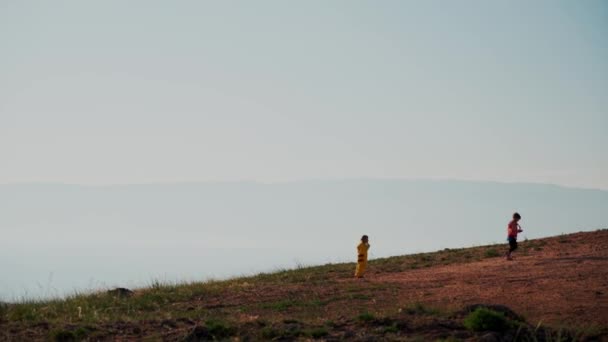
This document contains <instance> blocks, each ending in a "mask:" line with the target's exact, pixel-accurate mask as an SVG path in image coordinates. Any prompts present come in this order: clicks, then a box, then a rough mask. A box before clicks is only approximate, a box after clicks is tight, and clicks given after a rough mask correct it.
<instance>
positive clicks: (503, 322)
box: [464, 308, 512, 331]
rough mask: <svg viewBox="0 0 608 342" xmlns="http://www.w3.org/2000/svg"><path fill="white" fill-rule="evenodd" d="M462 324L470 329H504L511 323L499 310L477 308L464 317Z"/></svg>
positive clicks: (510, 325) (509, 326)
mask: <svg viewBox="0 0 608 342" xmlns="http://www.w3.org/2000/svg"><path fill="white" fill-rule="evenodd" d="M464 326H465V327H466V328H467V329H469V330H472V331H488V330H491V331H505V330H507V329H509V328H511V327H512V323H511V322H510V321H509V319H507V318H506V317H505V315H504V314H502V313H501V312H496V311H494V310H490V309H486V308H477V309H475V311H473V312H471V313H470V314H469V315H468V316H467V317H466V318H465V319H464Z"/></svg>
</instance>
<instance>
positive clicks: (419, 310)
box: [405, 303, 439, 315]
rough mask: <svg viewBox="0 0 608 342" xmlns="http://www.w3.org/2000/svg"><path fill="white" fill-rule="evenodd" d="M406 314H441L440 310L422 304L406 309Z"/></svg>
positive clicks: (415, 304)
mask: <svg viewBox="0 0 608 342" xmlns="http://www.w3.org/2000/svg"><path fill="white" fill-rule="evenodd" d="M405 312H407V313H408V314H410V315H437V314H439V310H437V309H432V308H429V307H426V306H424V305H423V304H422V303H414V304H412V305H409V306H408V307H407V308H406V309H405Z"/></svg>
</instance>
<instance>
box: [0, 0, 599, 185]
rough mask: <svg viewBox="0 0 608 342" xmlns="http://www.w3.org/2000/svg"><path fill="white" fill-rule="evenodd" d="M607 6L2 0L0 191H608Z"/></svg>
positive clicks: (561, 3) (580, 3)
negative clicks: (133, 186) (361, 184)
mask: <svg viewBox="0 0 608 342" xmlns="http://www.w3.org/2000/svg"><path fill="white" fill-rule="evenodd" d="M607 37H608V2H607V1H603V0H598V1H592V0H589V1H532V2H531V1H453V2H445V1H416V2H413V1H411V2H410V1H366V2H363V1H299V2H295V1H240V2H238V1H230V2H228V1H214V2H203V1H149V0H146V1H107V0H105V1H95V2H94V1H22V0H14V1H7V0H0V183H13V182H30V181H44V182H67V183H81V184H109V183H142V182H159V181H162V182H167V181H207V180H259V181H285V180H293V179H307V178H330V179H334V178H359V177H373V178H454V179H474V180H497V181H531V182H547V183H557V184H562V185H571V186H583V187H594V188H604V189H608V38H607Z"/></svg>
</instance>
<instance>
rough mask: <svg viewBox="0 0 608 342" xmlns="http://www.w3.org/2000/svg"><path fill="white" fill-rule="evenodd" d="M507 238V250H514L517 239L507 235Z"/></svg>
mask: <svg viewBox="0 0 608 342" xmlns="http://www.w3.org/2000/svg"><path fill="white" fill-rule="evenodd" d="M508 240H509V250H511V251H514V250H516V249H517V239H516V238H514V237H512V236H509V238H508Z"/></svg>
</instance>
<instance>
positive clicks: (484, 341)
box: [478, 333, 500, 342]
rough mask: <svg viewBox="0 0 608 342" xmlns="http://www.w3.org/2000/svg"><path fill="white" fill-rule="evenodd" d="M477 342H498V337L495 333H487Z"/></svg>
mask: <svg viewBox="0 0 608 342" xmlns="http://www.w3.org/2000/svg"><path fill="white" fill-rule="evenodd" d="M478 341H479V342H500V337H499V336H498V334H496V333H487V334H485V335H483V336H481V337H480V338H479V340H478Z"/></svg>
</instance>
